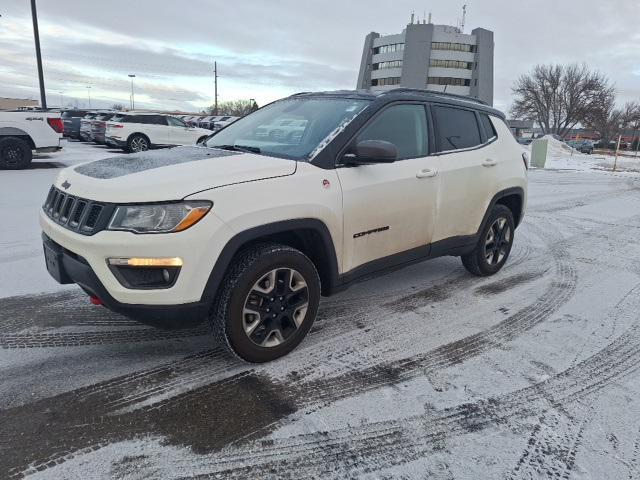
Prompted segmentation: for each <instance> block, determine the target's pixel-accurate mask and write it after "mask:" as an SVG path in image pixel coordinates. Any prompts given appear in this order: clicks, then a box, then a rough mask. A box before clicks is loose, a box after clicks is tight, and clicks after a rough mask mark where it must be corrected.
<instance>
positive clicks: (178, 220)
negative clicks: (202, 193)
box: [108, 201, 213, 233]
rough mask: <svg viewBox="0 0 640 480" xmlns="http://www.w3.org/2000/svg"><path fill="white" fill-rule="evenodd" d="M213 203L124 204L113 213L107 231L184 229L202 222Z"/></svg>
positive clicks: (136, 231) (173, 230)
mask: <svg viewBox="0 0 640 480" xmlns="http://www.w3.org/2000/svg"><path fill="white" fill-rule="evenodd" d="M212 205H213V204H212V203H211V202H206V201H191V202H179V203H165V204H147V205H121V206H118V207H117V208H116V211H115V212H114V213H113V217H111V221H110V222H109V227H108V230H125V231H129V232H134V233H169V232H181V231H182V230H186V229H187V228H189V227H191V226H192V225H195V224H196V223H197V222H199V221H200V219H201V218H202V217H204V216H205V215H206V214H207V212H208V211H209V210H210V209H211V207H212Z"/></svg>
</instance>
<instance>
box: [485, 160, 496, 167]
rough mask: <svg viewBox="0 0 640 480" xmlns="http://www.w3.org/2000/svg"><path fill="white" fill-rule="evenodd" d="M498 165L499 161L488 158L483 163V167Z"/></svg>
mask: <svg viewBox="0 0 640 480" xmlns="http://www.w3.org/2000/svg"><path fill="white" fill-rule="evenodd" d="M497 164H498V161H497V160H494V159H493V158H487V159H486V160H485V161H484V162H482V166H483V167H494V166H495V165H497Z"/></svg>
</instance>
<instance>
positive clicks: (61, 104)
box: [59, 92, 64, 108]
mask: <svg viewBox="0 0 640 480" xmlns="http://www.w3.org/2000/svg"><path fill="white" fill-rule="evenodd" d="M59 93H60V108H64V92H59Z"/></svg>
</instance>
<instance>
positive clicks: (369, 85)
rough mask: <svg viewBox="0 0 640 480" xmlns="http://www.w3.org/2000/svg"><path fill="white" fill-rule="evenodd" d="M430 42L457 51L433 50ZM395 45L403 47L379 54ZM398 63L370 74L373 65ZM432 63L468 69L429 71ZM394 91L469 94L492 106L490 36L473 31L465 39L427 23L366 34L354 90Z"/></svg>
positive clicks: (449, 28)
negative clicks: (398, 30) (399, 63)
mask: <svg viewBox="0 0 640 480" xmlns="http://www.w3.org/2000/svg"><path fill="white" fill-rule="evenodd" d="M433 42H442V43H447V44H456V47H455V48H460V49H459V50H456V49H440V48H433V46H434V45H433ZM397 44H403V45H404V48H403V49H402V50H395V51H384V50H385V48H384V47H386V46H390V45H397ZM457 44H461V45H462V47H460V46H459V45H457ZM447 47H450V45H447ZM374 49H375V51H376V52H378V53H374ZM466 49H468V50H470V51H464V50H466ZM399 60H401V61H402V66H401V67H400V66H393V67H392V68H380V69H376V70H373V65H375V64H379V63H382V62H394V61H399ZM432 60H434V61H436V60H440V61H456V62H464V63H467V64H468V65H459V64H458V65H455V64H454V65H451V66H448V65H442V62H436V63H435V64H434V66H431V61H432ZM374 84H375V85H374ZM398 87H406V88H422V89H425V88H426V89H429V90H434V91H441V92H442V91H446V92H447V93H455V94H459V95H470V96H473V97H477V98H480V99H481V100H483V101H485V102H487V103H488V104H490V105H491V104H493V32H491V31H489V30H485V29H483V28H477V29H475V30H473V31H472V32H471V34H464V33H460V32H459V30H458V29H457V28H456V27H452V26H448V25H434V24H431V23H415V24H409V25H407V28H406V29H405V30H403V31H402V33H400V34H395V35H385V36H380V34H378V33H376V32H371V33H370V34H369V35H367V36H366V38H365V43H364V47H363V51H362V58H361V61H360V72H359V75H358V84H357V88H361V89H371V90H373V91H383V90H390V89H392V88H398Z"/></svg>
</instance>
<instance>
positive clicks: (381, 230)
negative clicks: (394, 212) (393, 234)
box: [353, 227, 389, 238]
mask: <svg viewBox="0 0 640 480" xmlns="http://www.w3.org/2000/svg"><path fill="white" fill-rule="evenodd" d="M387 230H389V227H380V228H373V229H371V230H367V231H366V232H360V233H354V234H353V238H360V237H364V236H365V235H371V234H372V233H380V232H386V231H387Z"/></svg>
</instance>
